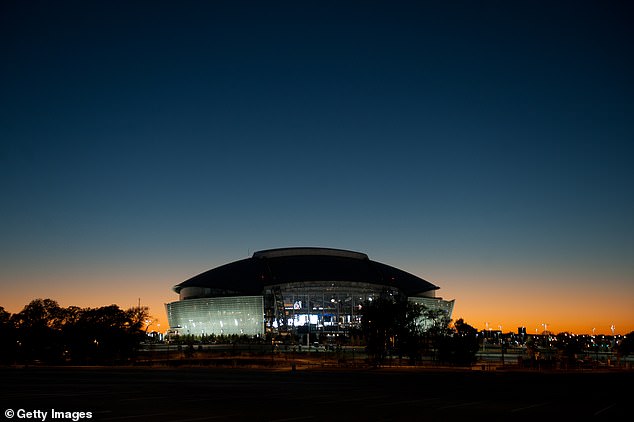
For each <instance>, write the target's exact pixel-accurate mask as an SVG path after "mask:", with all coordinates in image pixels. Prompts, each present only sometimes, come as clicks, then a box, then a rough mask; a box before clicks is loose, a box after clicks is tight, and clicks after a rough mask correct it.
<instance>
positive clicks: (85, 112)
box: [0, 1, 634, 334]
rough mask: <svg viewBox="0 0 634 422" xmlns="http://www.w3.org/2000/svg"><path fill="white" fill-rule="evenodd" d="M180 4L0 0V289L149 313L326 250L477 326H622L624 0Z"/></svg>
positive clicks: (633, 94) (632, 271) (626, 140)
mask: <svg viewBox="0 0 634 422" xmlns="http://www.w3.org/2000/svg"><path fill="white" fill-rule="evenodd" d="M201 3H203V2H189V1H180V2H177V3H174V2H167V1H165V2H161V1H158V2H154V1H152V2H149V1H145V2H144V1H127V2H121V3H117V2H114V3H113V2H105V1H103V2H100V1H96V2H54V1H39V2H34V3H31V2H29V3H26V2H20V1H4V2H2V4H1V5H0V34H1V35H0V47H1V48H2V53H3V54H2V66H0V86H1V91H0V107H1V109H0V142H1V146H2V148H1V150H0V187H1V192H2V200H1V203H0V204H1V206H0V287H1V288H2V294H1V295H0V306H3V307H4V308H5V309H7V310H8V311H10V312H18V311H20V309H21V308H22V307H23V306H24V305H25V304H27V303H28V302H29V301H30V300H32V299H34V298H38V297H41V298H51V299H55V300H57V301H58V302H59V303H60V305H62V306H69V305H77V306H82V307H88V306H91V307H94V306H104V305H109V304H112V303H115V304H118V305H119V306H121V307H123V308H127V307H131V306H135V305H136V304H137V301H138V300H139V298H140V300H141V303H142V305H146V306H150V310H151V313H152V314H153V315H154V316H155V317H156V318H157V319H158V321H157V322H156V323H155V325H154V326H153V327H152V328H158V324H159V323H160V324H161V326H160V327H161V330H163V329H165V328H167V321H166V316H165V310H164V308H163V304H164V303H165V302H169V301H173V300H176V299H177V295H176V294H175V293H173V292H172V291H171V287H172V286H173V285H175V284H177V283H179V282H181V281H184V280H186V279H188V278H189V277H192V276H194V275H196V274H198V273H200V272H202V271H205V270H207V269H210V268H213V267H215V266H218V265H221V264H224V263H227V262H230V261H234V260H237V259H240V258H244V257H247V256H249V255H250V254H252V253H253V252H254V251H256V250H260V249H268V248H276V247H288V246H323V247H334V248H342V249H350V250H356V251H361V252H365V253H367V254H368V255H369V256H370V258H371V259H373V260H376V261H379V262H384V263H386V264H389V265H393V266H396V267H399V268H402V269H404V270H406V271H409V272H411V273H413V274H416V275H418V276H420V277H422V278H425V279H427V280H429V281H430V282H432V283H434V284H436V285H438V286H440V287H441V289H440V291H439V292H438V294H439V295H440V296H442V297H443V298H445V299H455V300H456V307H455V311H454V319H457V318H464V319H465V321H466V322H468V323H470V324H472V325H474V326H476V327H478V328H485V325H486V323H488V324H489V326H491V327H493V328H497V327H498V326H500V325H501V326H502V327H503V330H504V331H510V330H512V331H515V330H516V329H517V327H518V326H526V327H527V330H528V332H534V331H535V329H539V330H540V331H541V324H548V327H549V329H550V330H552V331H554V332H560V331H573V332H577V333H581V332H585V333H589V332H591V331H592V329H593V328H596V331H597V333H606V334H607V333H609V332H610V326H611V325H612V324H614V325H615V327H616V332H617V333H627V332H630V331H633V330H634V183H633V181H634V165H633V164H632V163H633V158H634V118H633V116H634V76H633V75H634V42H633V41H634V26H632V25H631V22H632V21H633V18H634V13H633V10H632V6H631V5H630V4H629V2H554V3H553V2H523V3H515V2H513V4H508V2H462V1H449V2H398V1H396V2H394V1H390V2H345V3H346V4H345V5H341V4H339V3H340V2H327V1H326V2H310V1H307V2H295V1H294V2H248V1H231V2H209V3H211V4H201ZM204 3H207V2H204ZM265 3H266V4H265Z"/></svg>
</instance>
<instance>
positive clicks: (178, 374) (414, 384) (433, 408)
mask: <svg viewBox="0 0 634 422" xmlns="http://www.w3.org/2000/svg"><path fill="white" fill-rule="evenodd" d="M633 381H634V372H632V371H629V372H584V373H561V372H551V373H547V372H502V371H491V372H487V371H484V372H482V371H468V370H440V369H439V370H430V369H425V370H407V369H374V370H371V369H364V370H356V369H355V370H338V369H333V370H297V371H290V370H289V369H284V370H279V369H278V370H255V369H218V368H170V369H168V368H134V367H121V368H107V367H106V368H95V367H92V368H46V367H31V368H0V383H1V384H0V385H1V388H0V393H1V398H0V403H1V405H2V407H1V408H0V411H2V412H3V414H5V416H4V417H5V419H4V420H8V419H7V418H6V413H5V412H6V411H7V410H8V409H11V410H12V411H14V412H18V410H19V409H23V410H24V411H36V410H39V411H40V412H45V411H48V412H50V411H51V410H50V409H55V410H56V411H63V412H82V411H83V412H90V416H91V418H90V419H87V418H86V417H85V416H86V415H84V418H83V419H79V418H78V416H77V415H78V414H75V416H76V417H77V420H95V421H131V422H134V421H173V422H186V421H207V420H208V421H228V420H232V421H241V420H244V421H280V422H281V421H352V420H358V421H368V420H371V421H381V420H395V421H399V420H428V421H436V420H437V421H451V420H456V421H457V420H474V419H475V420H482V419H488V420H491V421H494V420H502V418H507V419H508V420H514V421H516V420H537V418H539V419H540V420H557V419H560V420H616V419H614V418H623V417H624V416H626V414H629V413H630V412H631V410H629V409H630V407H629V405H630V401H631V392H630V391H629V388H630V387H631V385H633V384H632V382H633ZM22 414H23V415H24V413H22ZM35 415H36V413H32V414H31V416H32V418H31V419H29V420H37V419H36V418H35V417H34V416H35ZM40 415H41V413H40ZM66 416H72V415H71V414H67V415H66ZM465 418H467V419H465ZM24 419H25V418H22V419H18V416H17V413H16V415H15V416H14V417H13V419H12V420H24ZM39 420H42V419H41V418H40V419H39ZM46 420H53V421H61V420H63V419H61V418H58V419H51V416H50V413H49V415H48V418H47V419H46ZM66 420H72V419H66Z"/></svg>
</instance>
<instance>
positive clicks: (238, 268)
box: [174, 248, 438, 296]
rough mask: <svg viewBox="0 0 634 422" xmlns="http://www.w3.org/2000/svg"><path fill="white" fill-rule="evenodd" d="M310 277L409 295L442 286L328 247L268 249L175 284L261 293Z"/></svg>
mask: <svg viewBox="0 0 634 422" xmlns="http://www.w3.org/2000/svg"><path fill="white" fill-rule="evenodd" d="M306 281H352V282H363V283H371V284H377V285H383V286H392V287H395V288H398V289H399V290H401V291H402V292H403V293H405V294H406V295H407V296H415V295H417V294H420V293H423V292H428V291H431V290H436V289H438V286H435V285H433V284H431V283H430V282H428V281H426V280H423V279H422V278H420V277H417V276H415V275H413V274H410V273H408V272H405V271H403V270H399V269H398V268H394V267H391V266H389V265H386V264H382V263H380V262H376V261H372V260H370V259H369V258H368V256H367V255H366V254H363V253H359V252H353V251H346V250H342V249H328V248H282V249H268V250H264V251H259V252H256V253H254V254H253V256H252V257H251V258H246V259H242V260H239V261H234V262H231V263H228V264H225V265H221V266H220V267H216V268H213V269H211V270H209V271H206V272H204V273H201V274H198V275H197V276H194V277H192V278H190V279H189V280H187V281H184V282H182V283H180V284H178V285H176V286H174V291H175V292H176V293H180V291H181V289H183V288H185V287H202V288H212V289H220V290H227V291H233V292H236V293H239V294H240V295H245V296H246V295H260V294H262V292H263V290H264V286H269V285H275V284H284V283H293V282H306Z"/></svg>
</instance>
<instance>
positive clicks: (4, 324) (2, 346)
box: [0, 306, 18, 364]
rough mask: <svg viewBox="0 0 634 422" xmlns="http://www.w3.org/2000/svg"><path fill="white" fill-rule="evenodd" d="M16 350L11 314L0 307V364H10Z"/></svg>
mask: <svg viewBox="0 0 634 422" xmlns="http://www.w3.org/2000/svg"><path fill="white" fill-rule="evenodd" d="M17 348H18V340H17V333H16V330H15V325H14V324H13V321H12V319H11V314H10V313H9V312H7V311H5V309H4V308H3V307H2V306H0V363H5V364H8V363H11V362H12V361H13V360H14V359H15V356H16V353H17Z"/></svg>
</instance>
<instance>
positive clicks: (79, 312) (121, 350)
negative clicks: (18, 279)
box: [0, 299, 149, 364]
mask: <svg viewBox="0 0 634 422" xmlns="http://www.w3.org/2000/svg"><path fill="white" fill-rule="evenodd" d="M7 315H8V313H7V312H5V311H4V310H3V309H2V310H1V311H0V330H2V333H3V335H2V341H3V347H2V349H3V351H6V353H3V354H2V355H0V356H2V359H3V360H4V361H8V360H11V359H14V360H16V361H20V362H24V363H30V362H45V363H53V364H57V363H64V362H72V363H78V364H86V363H100V364H103V363H124V362H127V361H129V360H130V359H132V358H133V357H134V355H135V352H136V350H137V348H138V345H139V343H140V342H141V341H143V339H144V338H145V332H144V331H143V329H142V327H143V324H144V321H145V320H146V319H147V318H149V316H148V309H147V308H130V309H128V310H122V309H120V308H119V307H118V306H117V305H110V306H104V307H100V308H79V307H76V306H70V307H68V308H61V307H60V306H59V305H58V304H57V302H55V301H54V300H51V299H35V300H33V301H31V303H29V304H28V305H26V306H25V307H24V309H22V311H20V312H19V313H17V314H14V315H12V316H10V317H8V316H7ZM5 332H6V333H7V334H6V335H5ZM11 333H13V334H14V335H13V337H12V336H11V335H10V334H11ZM11 346H13V347H11ZM9 355H10V356H9Z"/></svg>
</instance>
